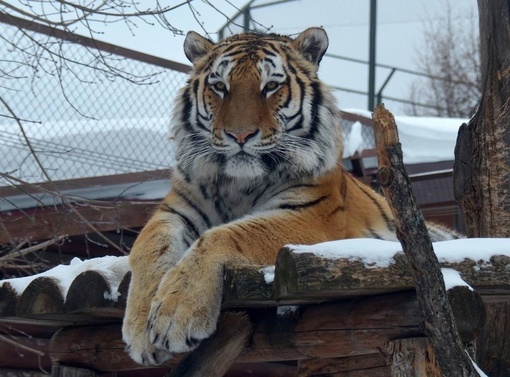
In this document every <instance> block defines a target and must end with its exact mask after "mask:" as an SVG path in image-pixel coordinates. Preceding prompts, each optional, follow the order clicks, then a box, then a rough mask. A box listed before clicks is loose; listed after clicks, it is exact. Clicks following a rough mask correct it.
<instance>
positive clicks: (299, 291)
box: [274, 247, 414, 304]
mask: <svg viewBox="0 0 510 377" xmlns="http://www.w3.org/2000/svg"><path fill="white" fill-rule="evenodd" d="M404 259H405V257H404V255H403V254H396V255H395V257H394V259H393V261H394V263H391V264H390V265H389V266H388V267H384V268H383V267H374V268H372V267H370V268H369V267H367V266H365V265H364V264H363V263H362V262H360V261H353V260H351V259H349V258H340V259H331V258H322V257H319V256H316V255H315V254H312V253H293V252H292V250H291V249H290V248H288V247H284V248H282V249H281V250H280V252H279V253H278V256H277V259H276V267H275V282H274V291H275V299H276V300H277V301H282V300H285V302H286V303H295V304H301V303H306V302H316V301H318V300H321V299H331V298H341V297H350V296H360V295H372V294H380V293H389V292H394V291H398V290H405V289H412V288H413V287H414V286H413V284H412V279H411V276H410V273H409V271H408V269H407V265H406V264H405V261H404Z"/></svg>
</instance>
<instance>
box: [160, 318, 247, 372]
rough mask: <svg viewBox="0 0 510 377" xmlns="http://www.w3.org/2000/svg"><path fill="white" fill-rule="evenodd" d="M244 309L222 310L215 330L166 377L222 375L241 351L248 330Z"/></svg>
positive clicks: (245, 341)
mask: <svg viewBox="0 0 510 377" xmlns="http://www.w3.org/2000/svg"><path fill="white" fill-rule="evenodd" d="M251 330H252V326H251V323H250V320H249V319H248V317H247V316H246V314H244V313H229V312H227V313H223V314H222V315H221V316H220V319H219V322H218V328H217V329H216V332H215V334H213V335H212V336H211V337H210V338H209V339H206V340H205V341H203V342H202V343H201V344H200V345H199V346H198V348H197V349H196V350H194V351H193V352H191V353H190V354H188V355H187V356H186V357H184V358H183V359H182V360H181V361H180V362H179V363H178V364H177V365H176V366H175V367H174V368H172V370H171V371H170V372H169V373H168V374H167V376H166V377H201V376H208V377H223V376H224V375H225V373H226V372H227V371H228V370H229V369H230V368H231V366H232V365H233V364H234V362H235V361H236V359H237V357H238V356H239V355H240V354H241V352H243V350H244V348H245V346H246V343H247V342H248V339H249V336H250V334H251Z"/></svg>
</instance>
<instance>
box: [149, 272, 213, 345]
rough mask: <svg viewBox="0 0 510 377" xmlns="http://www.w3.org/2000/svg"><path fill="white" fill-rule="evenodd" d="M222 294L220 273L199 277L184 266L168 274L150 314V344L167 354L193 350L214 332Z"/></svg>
mask: <svg viewBox="0 0 510 377" xmlns="http://www.w3.org/2000/svg"><path fill="white" fill-rule="evenodd" d="M195 267H196V266H195ZM208 272H211V271H208ZM192 277H193V278H192ZM221 290H222V279H221V269H220V270H219V273H216V274H210V273H203V272H202V274H201V275H200V274H196V273H195V271H194V269H191V271H189V270H186V263H184V264H183V265H178V266H177V267H175V268H173V269H171V270H170V271H168V273H167V275H166V276H165V278H164V279H163V282H162V284H161V285H160V287H159V289H158V293H157V294H156V296H155V298H154V300H153V301H152V305H151V310H150V314H149V320H148V327H147V329H148V336H149V337H150V341H151V342H152V344H154V346H156V348H158V349H162V350H165V351H166V352H170V353H178V352H187V351H191V350H193V349H194V348H196V347H197V346H198V344H199V343H200V341H202V340H203V339H205V338H208V337H209V336H211V335H212V333H213V332H214V330H215V329H216V322H217V320H218V316H219V313H220V304H221Z"/></svg>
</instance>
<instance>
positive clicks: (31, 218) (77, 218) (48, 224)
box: [0, 201, 157, 245]
mask: <svg viewBox="0 0 510 377" xmlns="http://www.w3.org/2000/svg"><path fill="white" fill-rule="evenodd" d="M156 206H157V205H156V204H155V203H153V202H150V203H145V202H119V201H117V202H107V201H105V202H104V203H103V204H101V205H98V204H97V203H95V204H94V205H79V206H74V207H73V210H74V212H73V211H71V210H70V209H69V208H66V207H65V206H55V207H44V208H35V209H27V210H23V211H10V212H8V213H7V212H0V221H2V222H3V225H4V226H5V229H6V231H2V232H0V245H7V244H10V243H14V242H20V241H36V240H45V239H50V238H54V237H56V236H60V235H64V234H65V235H68V236H73V235H80V234H86V233H91V232H93V230H92V229H91V228H90V227H89V225H88V224H87V223H90V224H92V225H93V226H94V228H95V229H96V230H97V231H100V232H106V231H111V230H118V229H130V228H141V227H142V226H143V225H144V224H145V223H146V222H147V220H148V219H149V217H150V215H151V214H152V213H153V212H154V209H155V208H156ZM83 219H86V221H83Z"/></svg>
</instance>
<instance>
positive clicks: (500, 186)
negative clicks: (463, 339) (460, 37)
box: [454, 0, 510, 377]
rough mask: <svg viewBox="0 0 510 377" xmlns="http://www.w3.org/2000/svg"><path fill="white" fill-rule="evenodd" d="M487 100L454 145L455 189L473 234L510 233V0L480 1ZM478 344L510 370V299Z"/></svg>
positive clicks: (493, 372)
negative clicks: (509, 332)
mask: <svg viewBox="0 0 510 377" xmlns="http://www.w3.org/2000/svg"><path fill="white" fill-rule="evenodd" d="M478 13H479V19H480V47H481V61H482V80H483V81H482V82H483V88H482V99H481V101H480V104H479V106H478V109H477V111H476V114H475V115H474V116H473V118H472V119H471V120H470V121H469V124H468V125H465V124H464V125H462V127H461V128H460V130H459V134H458V137H457V145H456V147H455V165H454V193H455V199H456V200H457V202H458V203H459V205H460V207H461V210H462V213H463V215H464V219H465V221H466V230H467V233H468V236H469V237H510V190H509V187H510V59H509V56H510V1H508V0H478ZM487 319H488V320H487V325H486V327H485V330H484V331H483V332H482V336H481V337H480V340H479V342H478V347H477V348H478V355H477V358H478V360H479V363H480V365H481V366H482V368H483V369H484V370H485V371H486V372H487V373H488V374H489V375H490V376H491V377H499V376H508V371H509V370H510V337H509V336H508V328H510V303H497V304H495V303H488V304H487Z"/></svg>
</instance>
